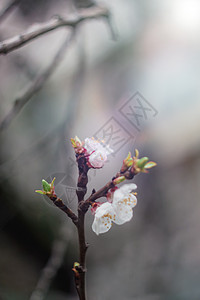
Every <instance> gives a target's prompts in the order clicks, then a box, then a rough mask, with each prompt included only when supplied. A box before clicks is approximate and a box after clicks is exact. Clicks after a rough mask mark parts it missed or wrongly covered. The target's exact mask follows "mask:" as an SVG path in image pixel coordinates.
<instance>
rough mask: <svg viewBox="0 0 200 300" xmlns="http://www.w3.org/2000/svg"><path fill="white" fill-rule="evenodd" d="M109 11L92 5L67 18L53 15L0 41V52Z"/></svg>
mask: <svg viewBox="0 0 200 300" xmlns="http://www.w3.org/2000/svg"><path fill="white" fill-rule="evenodd" d="M108 16H109V11H108V9H107V8H102V7H93V8H90V9H87V10H83V11H81V12H79V13H78V14H73V15H72V16H69V17H67V18H64V17H62V16H55V17H54V18H52V19H51V20H50V21H48V22H46V23H37V24H33V25H32V26H31V27H30V28H29V29H28V30H27V31H25V32H24V33H22V34H19V35H17V36H14V37H12V38H10V39H8V40H5V41H3V42H1V43H0V54H7V53H9V52H11V51H13V50H15V49H17V48H20V47H22V46H23V45H25V44H27V43H28V42H30V41H32V40H33V39H35V38H37V37H39V36H41V35H44V34H46V33H48V32H50V31H53V30H55V29H58V28H60V27H66V26H70V27H76V26H77V25H78V24H79V23H81V22H82V21H85V20H88V19H96V18H98V17H108Z"/></svg>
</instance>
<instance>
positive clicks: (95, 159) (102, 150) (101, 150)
mask: <svg viewBox="0 0 200 300" xmlns="http://www.w3.org/2000/svg"><path fill="white" fill-rule="evenodd" d="M84 148H85V149H86V152H87V154H88V162H89V164H90V165H91V166H92V167H93V168H102V167H103V166H104V163H105V162H106V160H107V156H108V155H109V154H110V153H112V152H113V150H112V149H111V148H110V147H109V146H108V145H106V146H105V147H104V146H102V144H101V143H100V142H99V141H97V140H95V139H94V138H86V139H85V143H84Z"/></svg>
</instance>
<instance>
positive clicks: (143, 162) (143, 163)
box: [136, 157, 149, 170]
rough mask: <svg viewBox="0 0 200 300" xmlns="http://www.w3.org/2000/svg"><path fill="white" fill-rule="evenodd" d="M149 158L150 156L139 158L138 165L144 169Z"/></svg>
mask: <svg viewBox="0 0 200 300" xmlns="http://www.w3.org/2000/svg"><path fill="white" fill-rule="evenodd" d="M148 160H149V159H148V157H142V158H140V159H138V160H137V162H136V167H137V168H140V169H141V170H143V169H144V167H145V165H146V164H147V162H148Z"/></svg>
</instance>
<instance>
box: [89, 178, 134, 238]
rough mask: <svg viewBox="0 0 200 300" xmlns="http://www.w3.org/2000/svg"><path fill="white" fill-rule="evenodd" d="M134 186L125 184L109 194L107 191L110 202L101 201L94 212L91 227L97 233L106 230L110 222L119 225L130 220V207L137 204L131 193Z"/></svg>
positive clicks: (109, 226) (131, 214)
mask: <svg viewBox="0 0 200 300" xmlns="http://www.w3.org/2000/svg"><path fill="white" fill-rule="evenodd" d="M136 187H137V186H136V185H135V184H134V183H132V184H125V185H123V186H122V187H120V188H119V189H117V190H115V191H114V192H113V193H111V195H110V193H109V201H112V202H105V203H103V204H102V205H100V206H99V207H98V208H97V209H96V212H95V218H94V222H93V224H92V229H93V231H94V232H95V233H96V234H97V235H99V233H104V232H107V231H108V230H109V229H110V228H111V226H112V222H114V223H116V224H118V225H121V224H124V223H126V222H128V221H130V220H131V218H132V217H133V210H132V208H133V207H134V206H135V205H136V204H137V198H136V196H135V195H134V194H133V193H132V190H133V189H136Z"/></svg>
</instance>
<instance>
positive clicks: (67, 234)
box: [30, 222, 72, 300]
mask: <svg viewBox="0 0 200 300" xmlns="http://www.w3.org/2000/svg"><path fill="white" fill-rule="evenodd" d="M71 236H72V228H71V226H69V227H68V226H66V222H63V224H62V225H61V227H60V232H59V233H58V238H57V239H55V241H54V242H53V245H52V250H51V255H50V258H49V260H48V261H47V264H46V266H45V267H44V269H43V270H42V272H41V275H40V278H39V280H38V282H37V284H36V287H35V290H34V291H33V293H32V295H31V297H30V300H42V299H44V298H45V296H46V294H47V292H48V290H49V287H50V285H51V282H52V281H53V279H54V277H55V276H56V273H57V271H58V269H59V268H60V267H61V265H62V263H63V260H64V256H65V253H66V251H67V248H68V245H69V242H70V238H71Z"/></svg>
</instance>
